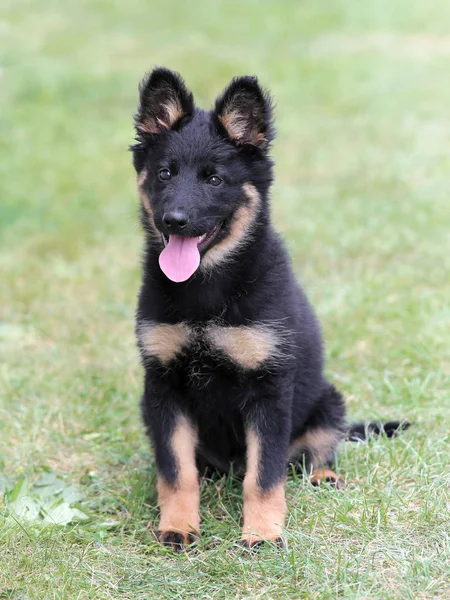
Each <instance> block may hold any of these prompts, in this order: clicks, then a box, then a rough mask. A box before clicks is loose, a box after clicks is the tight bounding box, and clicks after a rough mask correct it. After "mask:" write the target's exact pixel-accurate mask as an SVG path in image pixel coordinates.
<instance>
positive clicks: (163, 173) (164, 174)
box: [158, 169, 172, 181]
mask: <svg viewBox="0 0 450 600" xmlns="http://www.w3.org/2000/svg"><path fill="white" fill-rule="evenodd" d="M158 177H159V178H160V179H161V181H167V180H168V179H171V177H172V173H171V172H170V171H169V169H160V170H159V171H158Z"/></svg>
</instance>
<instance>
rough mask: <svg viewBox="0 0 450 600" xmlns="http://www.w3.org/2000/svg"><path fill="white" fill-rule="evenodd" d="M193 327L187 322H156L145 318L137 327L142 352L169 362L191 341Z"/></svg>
mask: <svg viewBox="0 0 450 600" xmlns="http://www.w3.org/2000/svg"><path fill="white" fill-rule="evenodd" d="M191 334H192V332H191V329H190V327H189V326H188V325H187V324H186V323H175V324H167V323H163V324H156V323H153V322H152V321H147V320H143V321H141V322H140V323H139V325H138V328H137V336H138V339H139V344H140V347H141V350H142V352H143V353H144V355H146V356H150V357H155V358H157V359H158V360H159V361H160V362H161V363H162V364H164V365H166V364H168V363H169V362H170V361H171V360H172V359H174V358H175V357H176V356H177V354H179V353H180V352H181V351H182V350H183V349H184V348H185V347H187V346H188V345H189V342H190V341H191Z"/></svg>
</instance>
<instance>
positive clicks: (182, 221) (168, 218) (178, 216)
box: [163, 210, 189, 231]
mask: <svg viewBox="0 0 450 600" xmlns="http://www.w3.org/2000/svg"><path fill="white" fill-rule="evenodd" d="M163 223H164V225H165V226H166V227H167V229H170V231H181V230H182V229H184V228H185V227H186V226H187V224H188V223H189V215H188V214H187V213H185V212H184V211H182V210H171V211H169V212H165V213H164V214H163Z"/></svg>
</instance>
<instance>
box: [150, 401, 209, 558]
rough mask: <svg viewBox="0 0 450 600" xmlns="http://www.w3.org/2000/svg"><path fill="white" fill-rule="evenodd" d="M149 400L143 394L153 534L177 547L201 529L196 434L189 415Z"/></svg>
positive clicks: (181, 547)
mask: <svg viewBox="0 0 450 600" xmlns="http://www.w3.org/2000/svg"><path fill="white" fill-rule="evenodd" d="M152 397H154V395H153V396H152ZM152 404H153V406H152ZM152 404H150V402H148V403H146V397H145V395H144V398H143V401H142V405H143V416H144V421H145V422H146V424H147V427H148V431H149V434H150V437H151V439H152V443H153V448H154V452H155V462H156V475H157V489H158V505H159V508H160V521H159V526H158V531H157V532H156V535H157V538H158V540H159V541H160V542H161V543H163V544H165V545H168V546H171V547H172V548H173V550H175V551H180V550H182V549H183V548H184V547H185V546H186V545H189V544H191V543H192V542H193V541H194V540H195V537H196V536H197V535H199V532H200V517H199V505H200V488H199V478H198V472H197V467H196V463H195V449H196V445H197V434H196V431H195V428H194V426H193V424H192V422H191V421H190V419H189V418H188V417H187V416H185V415H184V414H182V413H181V412H179V411H178V410H177V409H176V408H175V409H174V407H173V406H171V405H170V403H165V402H164V401H161V400H159V401H157V402H156V403H155V402H152Z"/></svg>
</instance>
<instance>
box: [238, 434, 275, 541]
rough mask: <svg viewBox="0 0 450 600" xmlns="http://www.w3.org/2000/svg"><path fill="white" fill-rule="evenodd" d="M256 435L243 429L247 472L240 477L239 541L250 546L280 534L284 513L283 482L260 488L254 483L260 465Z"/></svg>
mask: <svg viewBox="0 0 450 600" xmlns="http://www.w3.org/2000/svg"><path fill="white" fill-rule="evenodd" d="M260 454H261V450H260V442H259V438H258V435H257V434H256V433H255V432H254V431H252V430H249V431H248V432H247V472H246V474H245V479H244V524H243V527H242V540H244V541H245V542H247V544H248V545H250V546H251V545H252V544H254V543H256V542H258V541H261V540H270V541H276V540H278V539H279V538H281V537H282V527H283V525H284V519H285V516H286V499H285V493H284V482H280V483H279V484H277V485H276V486H275V487H273V488H272V489H271V490H268V491H264V492H263V491H262V490H261V489H260V487H259V484H258V473H259V464H260Z"/></svg>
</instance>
